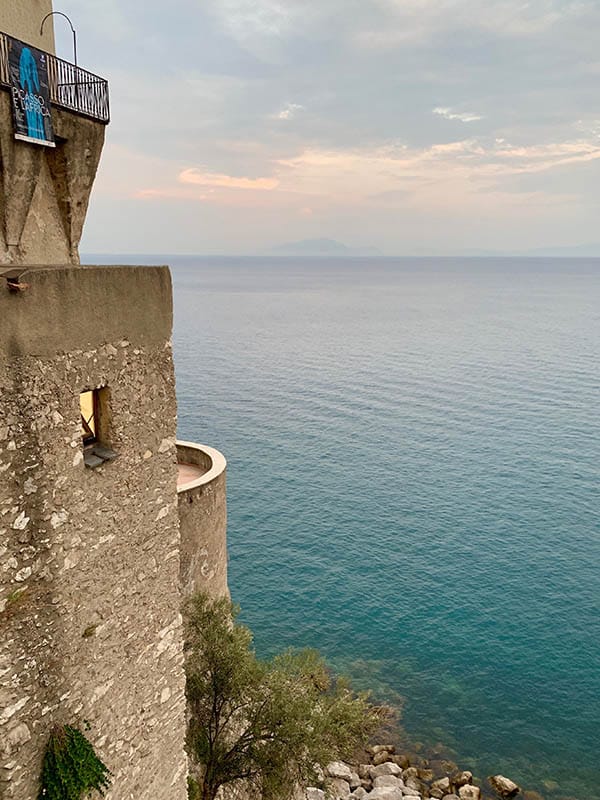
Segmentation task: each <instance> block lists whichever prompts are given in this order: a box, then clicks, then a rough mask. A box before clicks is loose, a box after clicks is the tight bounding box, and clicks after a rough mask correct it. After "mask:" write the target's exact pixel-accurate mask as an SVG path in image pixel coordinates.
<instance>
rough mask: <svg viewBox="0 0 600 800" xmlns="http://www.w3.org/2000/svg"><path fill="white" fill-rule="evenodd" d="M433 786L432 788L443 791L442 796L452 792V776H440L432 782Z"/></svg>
mask: <svg viewBox="0 0 600 800" xmlns="http://www.w3.org/2000/svg"><path fill="white" fill-rule="evenodd" d="M431 788H432V789H437V790H439V791H440V792H442V797H443V796H444V795H445V794H450V791H451V786H450V778H448V777H444V778H439V779H438V780H437V781H434V782H433V783H432V784H431Z"/></svg>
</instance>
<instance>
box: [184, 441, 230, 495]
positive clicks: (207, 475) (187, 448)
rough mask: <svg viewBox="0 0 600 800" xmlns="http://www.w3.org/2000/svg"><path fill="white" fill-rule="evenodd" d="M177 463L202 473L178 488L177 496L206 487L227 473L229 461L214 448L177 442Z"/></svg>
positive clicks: (193, 443)
mask: <svg viewBox="0 0 600 800" xmlns="http://www.w3.org/2000/svg"><path fill="white" fill-rule="evenodd" d="M177 461H178V462H180V463H182V464H190V465H192V466H195V467H197V468H198V470H201V471H202V474H200V475H199V476H198V477H197V478H194V480H191V481H188V482H187V483H184V484H182V485H181V486H178V487H177V494H183V493H184V492H189V491H190V490H191V489H196V488H198V487H199V486H206V485H207V484H209V483H211V482H212V481H214V480H215V479H216V478H218V477H219V476H220V475H222V474H223V473H224V472H225V469H226V467H227V461H226V460H225V456H224V455H223V453H220V452H219V451H218V450H216V449H215V448H214V447H209V446H208V445H205V444H196V443H195V442H184V441H179V440H178V441H177Z"/></svg>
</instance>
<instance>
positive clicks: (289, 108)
mask: <svg viewBox="0 0 600 800" xmlns="http://www.w3.org/2000/svg"><path fill="white" fill-rule="evenodd" d="M299 111H304V106H301V105H299V104H298V103H286V104H285V105H284V107H283V108H282V109H281V111H279V112H278V113H277V114H274V115H273V116H274V117H275V119H292V118H293V117H295V116H296V115H297V113H298V112H299Z"/></svg>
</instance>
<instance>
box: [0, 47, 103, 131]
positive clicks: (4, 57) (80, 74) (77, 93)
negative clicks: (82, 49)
mask: <svg viewBox="0 0 600 800" xmlns="http://www.w3.org/2000/svg"><path fill="white" fill-rule="evenodd" d="M14 38H15V37H14V36H12V37H11V36H10V35H9V34H7V33H2V32H0V86H4V87H10V72H9V68H8V40H9V39H14ZM45 56H46V59H47V64H48V87H49V89H50V102H51V103H52V105H54V106H57V107H58V108H65V109H67V111H74V112H75V113H76V114H79V115H80V116H82V117H88V118H89V119H93V120H96V121H97V122H101V123H102V124H104V125H106V124H108V122H109V121H110V105H109V97H108V81H107V80H106V79H105V78H100V77H99V76H98V75H94V74H93V73H92V72H88V71H87V70H85V69H82V68H81V67H77V66H75V64H71V63H70V62H69V61H64V60H63V59H62V58H58V57H57V56H55V55H53V54H52V53H45Z"/></svg>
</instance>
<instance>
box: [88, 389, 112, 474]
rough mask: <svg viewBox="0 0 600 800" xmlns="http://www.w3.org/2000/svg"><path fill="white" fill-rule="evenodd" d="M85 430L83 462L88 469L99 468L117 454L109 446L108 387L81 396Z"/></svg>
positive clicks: (89, 391)
mask: <svg viewBox="0 0 600 800" xmlns="http://www.w3.org/2000/svg"><path fill="white" fill-rule="evenodd" d="M79 406H80V408H81V427H82V429H83V460H84V463H85V465H86V467H91V468H94V467H99V466H100V465H101V464H104V462H105V461H112V460H113V458H116V457H117V455H118V454H117V453H115V451H114V450H112V449H111V448H110V447H109V446H108V445H107V444H106V442H107V439H108V435H109V433H110V390H109V388H108V387H107V386H104V387H102V388H101V389H91V390H87V391H85V392H81V394H80V395H79Z"/></svg>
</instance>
